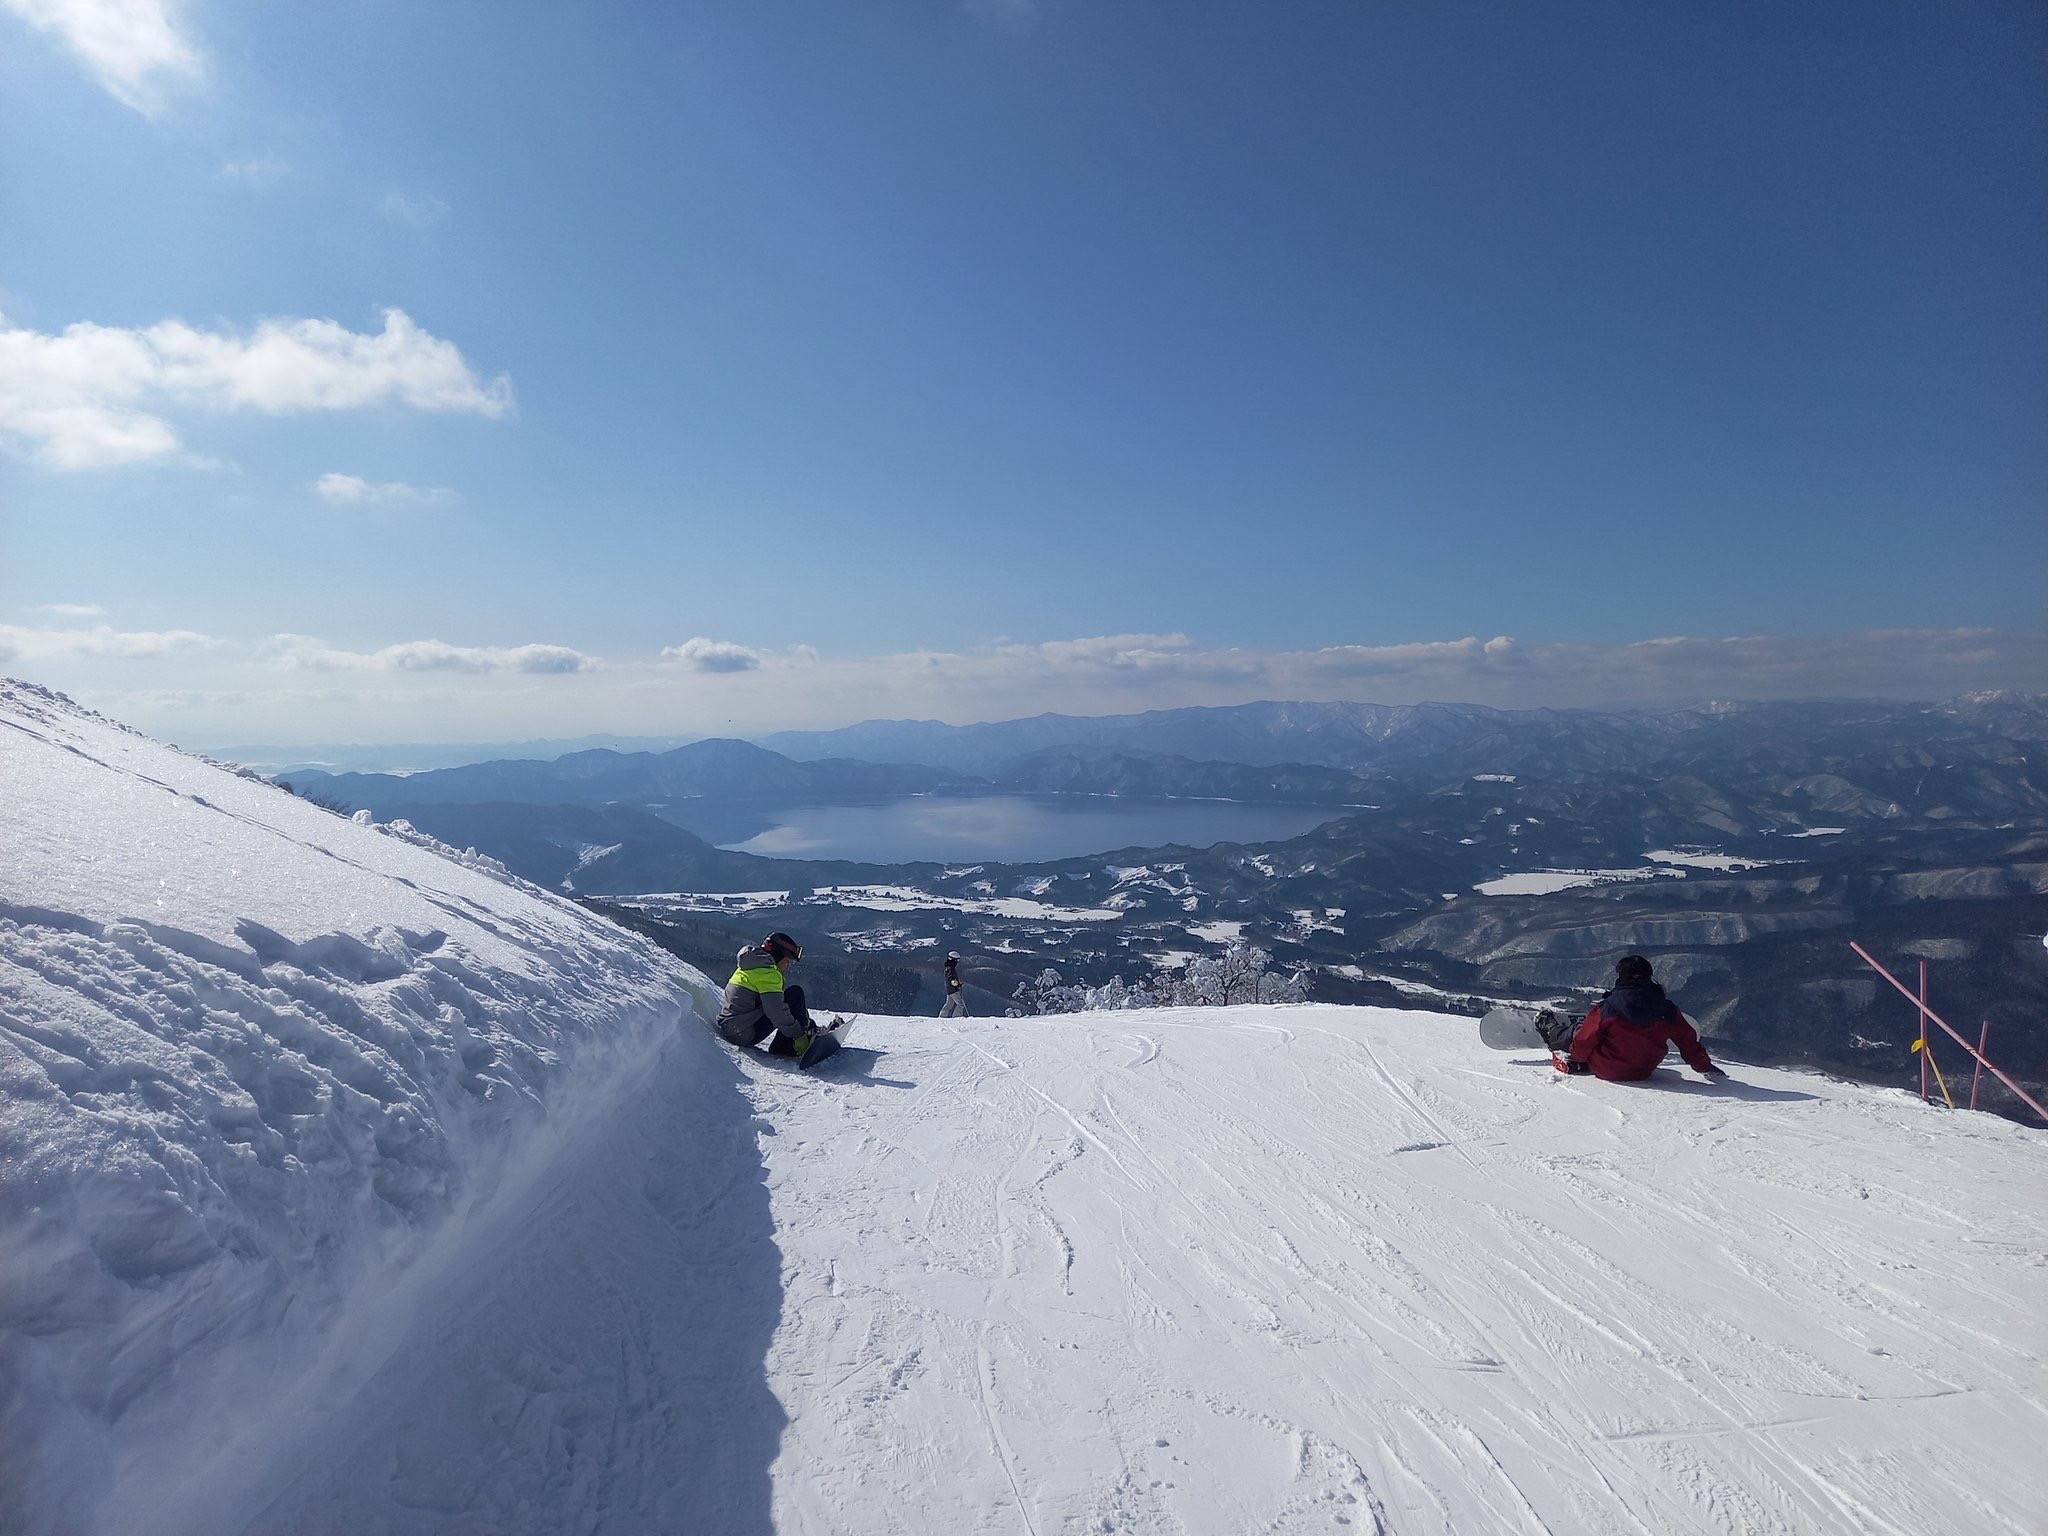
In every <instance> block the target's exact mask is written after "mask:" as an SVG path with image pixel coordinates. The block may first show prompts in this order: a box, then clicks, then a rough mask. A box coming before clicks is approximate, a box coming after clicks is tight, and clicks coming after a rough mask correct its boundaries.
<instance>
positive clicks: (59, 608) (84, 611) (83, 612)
mask: <svg viewBox="0 0 2048 1536" xmlns="http://www.w3.org/2000/svg"><path fill="white" fill-rule="evenodd" d="M29 612H30V613H54V614H55V615H56V616H57V617H58V618H60V619H103V618H105V617H106V616H107V610H106V609H104V608H102V607H101V606H100V605H99V604H98V603H37V604H36V605H35V606H34V607H33V608H31V609H29Z"/></svg>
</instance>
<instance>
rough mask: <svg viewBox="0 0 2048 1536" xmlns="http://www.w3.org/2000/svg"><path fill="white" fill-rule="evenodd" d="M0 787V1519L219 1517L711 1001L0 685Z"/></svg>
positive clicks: (398, 840) (50, 697)
mask: <svg viewBox="0 0 2048 1536" xmlns="http://www.w3.org/2000/svg"><path fill="white" fill-rule="evenodd" d="M0 804H4V805H5V806H6V807H7V813H6V814H7V832H8V838H7V841H8V843H9V847H10V852H9V857H8V858H7V859H6V861H5V863H4V867H0V998H4V1003H0V1487H4V1488H5V1490H6V1492H5V1493H4V1494H0V1527H5V1528H10V1529H11V1528H13V1525H12V1524H11V1522H12V1521H14V1520H19V1521H20V1522H21V1524H22V1526H23V1528H26V1529H63V1530H78V1531H94V1530H107V1531H119V1530H142V1529H150V1530H155V1531H162V1532H166V1533H169V1532H176V1531H179V1530H186V1529H198V1528H200V1527H201V1524H202V1523H203V1524H204V1525H205V1526H207V1527H208V1528H214V1529H223V1528H228V1527H227V1526H226V1525H225V1524H221V1525H216V1524H214V1522H215V1521H218V1520H220V1518H221V1516H222V1514H223V1513H224V1512H223V1510H222V1509H221V1508H220V1506H219V1504H218V1502H217V1500H218V1499H219V1498H220V1496H221V1491H222V1490H223V1489H235V1488H241V1489H252V1488H253V1487H254V1486H255V1485H256V1484H258V1483H259V1482H260V1481H261V1477H260V1476H259V1474H260V1473H262V1472H264V1471H266V1470H274V1469H276V1468H278V1467H280V1466H282V1465H283V1464H284V1463H285V1462H286V1461H288V1460H289V1458H288V1457H287V1456H283V1455H281V1451H282V1448H283V1447H285V1446H286V1445H288V1443H289V1441H290V1438H291V1435H292V1432H293V1425H292V1423H291V1422H290V1416H289V1414H283V1417H280V1414H282V1413H283V1410H284V1409H286V1408H287V1407H288V1406H289V1405H291V1404H294V1403H297V1404H301V1405H303V1403H304V1402H305V1401H307V1400H308V1398H309V1397H310V1396H311V1395H313V1394H315V1393H317V1391H318V1389H319V1388H320V1386H321V1384H322V1383H323V1382H327V1381H331V1380H332V1379H333V1376H334V1373H335V1372H336V1371H338V1370H343V1369H358V1368H362V1367H365V1366H367V1365H374V1363H375V1361H376V1359H377V1358H379V1356H380V1351H381V1352H384V1353H388V1351H389V1350H390V1349H391V1348H392V1347H394V1346H395V1345H396V1343H397V1342H398V1340H399V1338H400V1336H401V1334H402V1328H403V1325H404V1321H405V1315H404V1314H405V1305H404V1304H405V1300H406V1298H407V1296H408V1295H410V1294H412V1293H415V1292H417V1290H418V1289H419V1288H420V1287H421V1286H423V1285H425V1284H426V1283H427V1282H428V1280H429V1279H430V1278H431V1276H432V1275H433V1274H434V1273H435V1272H436V1271H437V1270H438V1269H439V1268H442V1267H445V1265H446V1264H448V1263H449V1262H451V1261H452V1259H453V1258H454V1256H455V1255H457V1254H458V1253H459V1251H460V1250H461V1249H462V1247H463V1245H464V1244H465V1243H467V1242H470V1241H473V1240H474V1238H475V1236H476V1234H477V1233H478V1232H480V1231H482V1230H483V1229H484V1228H486V1227H487V1226H488V1225H489V1224H490V1223H491V1222H493V1221H498V1220H502V1219H504V1217H505V1216H506V1214H507V1213H510V1212H513V1211H516V1210H517V1209H518V1208H519V1207H520V1205H521V1202H522V1201H523V1200H525V1199H526V1198H527V1197H528V1195H529V1193H530V1191H531V1189H532V1188H533V1185H534V1183H535V1180H536V1179H537V1178H538V1177H539V1175H540V1173H541V1172H542V1171H544V1170H545V1169H546V1167H547V1166H548V1165H549V1164H550V1163H551V1162H552V1161H553V1160H554V1159H555V1158H557V1157H558V1156H559V1155H560V1153H561V1151H562V1149H563V1148H564V1147H565V1146H567V1145H569V1144H571V1143H573V1142H574V1141H575V1140H576V1138H577V1137H578V1135H579V1134H581V1133H582V1132H583V1131H585V1130H587V1129H588V1127H589V1126H590V1125H591V1124H593V1123H594V1122H595V1121H596V1120H597V1119H598V1118H599V1117H602V1116H603V1115H605V1114H606V1113H607V1111H608V1109H609V1107H610V1106H611V1105H612V1104H613V1103H614V1102H615V1101H616V1099H617V1096H618V1093H619V1091H620V1085H621V1083H622V1082H624V1081H625V1080H627V1079H629V1078H631V1077H632V1076H633V1075H634V1074H635V1073H636V1072H638V1071H639V1070H641V1069H642V1068H644V1066H645V1064H646V1063H647V1062H648V1061H650V1060H651V1059H652V1058H653V1057H654V1055H655V1054H656V1053H657V1052H659V1051H660V1050H661V1049H662V1047H663V1045H664V1044H665V1043H667V1042H670V1041H672V1040H673V1039H674V1038H675V1034H676V1029H677V1026H678V1024H679V1022H681V1021H682V1020H684V1019H686V1018H688V1017H690V1016H692V1015H697V1014H701V1013H702V1011H703V1009H704V1008H705V1007H706V1006H707V1005H708V1001H709V999H710V998H711V996H712V994H711V990H710V986H709V983H708V982H706V981H705V980H704V978H703V977H702V976H701V975H699V974H698V973H696V972H694V971H690V970H688V968H686V967H683V966H680V965H679V964H677V963H676V962H674V961H673V960H671V959H670V958H669V957H667V956H665V955H663V954H661V953H660V952H659V951H658V950H656V949H654V948H653V946H651V945H648V944H646V943H644V942H643V941H641V940H639V939H637V938H636V937H634V936H632V935H630V934H627V933H624V932H622V931H620V930H617V929H615V928H613V927H611V926H610V925H608V924H605V923H603V922H602V921H600V920H598V919H596V918H593V917H591V916H590V915H589V914H587V913H584V912H582V911H581V910H580V909H578V908H575V907H574V906H572V905H570V904H568V903H566V902H563V901H560V900H557V899H553V898H550V897H547V896H545V895H544V894H542V893H540V892H538V891H535V890H534V889H533V888H532V887H529V886H525V885H524V883H523V882H519V883H515V884H509V885H508V884H507V883H506V882H505V879H504V876H503V873H502V870H498V871H492V870H488V869H481V868H478V867H476V866H475V864H474V863H473V862H471V863H468V864H467V865H466V864H465V862H464V861H459V860H458V861H451V860H450V859H449V858H446V857H443V856H441V854H440V853H439V852H437V851H436V848H435V847H424V846H418V844H419V843H420V842H421V841H422V840H421V839H419V838H417V837H414V838H411V839H408V838H406V837H405V836H404V833H403V831H400V832H398V834H397V835H389V831H388V829H379V828H373V827H368V826H362V825H357V824H354V823H352V822H350V821H348V820H345V819H343V818H340V817H337V816H334V815H332V814H330V813H328V812H326V811H324V810H322V809H320V808H318V807H316V806H313V805H310V804H308V803H306V802H304V801H300V800H297V799H295V798H293V797H292V796H291V795H290V794H289V793H287V792H285V791H283V790H281V789H278V788H275V787H273V786H271V785H269V784H267V783H265V782H263V781H261V780H259V779H253V778H251V777H245V776H241V775H238V774H236V773H235V772H233V771H232V770H230V769H227V768H225V767H223V766H220V765H215V764H211V763H208V762H206V761H204V760H202V759H199V758H195V757H190V756H187V755H185V754H182V753H179V752H177V751H176V750H175V749H172V748H168V747H164V746H161V745H158V744H156V743H153V742H150V741H149V740H148V739H147V738H144V737H141V736H138V735H136V734H135V733H134V732H131V731H128V730H126V729H125V728H123V727H119V726H116V725H115V724H114V723H113V722H110V721H106V720H104V719H101V718H100V717H97V716H95V715H93V714H91V713H90V712H88V711H85V710H82V709H80V708H79V707H77V706H76V705H74V704H72V703H71V702H70V701H69V700H66V699H63V698H62V697H61V696H59V695H54V694H51V693H49V692H47V691H46V690H42V689H39V688H35V687H32V686H29V685H24V684H18V683H14V682H6V683H0ZM436 847H438V845H436Z"/></svg>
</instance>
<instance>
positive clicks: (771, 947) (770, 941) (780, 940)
mask: <svg viewBox="0 0 2048 1536" xmlns="http://www.w3.org/2000/svg"><path fill="white" fill-rule="evenodd" d="M761 947H762V948H763V949H765V950H767V951H768V958H769V959H770V960H801V959H803V957H804V947H803V945H801V944H799V943H797V941H796V940H795V939H792V938H791V937H790V936H789V935H788V934H786V933H780V932H778V933H771V934H769V935H768V937H767V938H765V939H763V940H762V941H761Z"/></svg>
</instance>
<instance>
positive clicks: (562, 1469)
mask: <svg viewBox="0 0 2048 1536" xmlns="http://www.w3.org/2000/svg"><path fill="white" fill-rule="evenodd" d="M12 686H13V685H9V688H10V689H11V688H12ZM0 704H4V705H5V708H4V709H0V726H4V727H5V728H6V730H5V732H0V770H4V771H5V776H6V784H5V786H4V787H6V788H7V789H9V790H10V791H11V792H12V793H11V794H10V796H9V797H8V799H7V802H6V806H5V807H4V809H6V811H7V814H8V817H9V820H8V824H7V831H8V834H9V837H10V840H11V846H12V848H13V850H14V851H15V852H16V853H17V854H18V855H19V856H18V857H17V858H16V859H15V860H14V861H13V862H12V863H11V864H9V865H7V866H5V867H4V868H0V876H4V879H0V962H4V968H5V970H6V974H7V979H8V988H9V990H8V991H7V993H6V994H5V996H4V998H0V1074H4V1077H5V1083H6V1087H7V1092H8V1096H7V1097H6V1098H4V1099H0V1154H4V1155H0V1423H4V1424H5V1426H6V1427H7V1428H8V1430H9V1435H8V1436H7V1437H0V1532H5V1533H7V1536H14V1533H15V1532H17V1531H19V1532H22V1533H38V1536H39V1533H41V1532H45V1531H48V1532H53V1533H54V1532H60V1531H61V1532H64V1533H66V1536H70V1533H72V1532H78V1533H81V1536H91V1533H113V1536H130V1533H133V1532H135V1531H139V1530H149V1531H152V1532H162V1533H164V1536H176V1533H181V1532H206V1533H209V1536H211V1533H213V1532H237V1531H239V1532H244V1533H248V1536H330V1533H331V1536H428V1533H449V1536H486V1533H490V1536H511V1533H529V1532H530V1533H534V1536H542V1533H548V1536H552V1533H557V1532H576V1533H580V1536H633V1533H649V1536H652V1533H670V1532H682V1531H689V1532H699V1531H701V1532H712V1533H725V1532H735V1533H752V1532H767V1531H771V1530H772V1531H777V1532H786V1533H815V1536H828V1533H849V1532H851V1533H865V1532H895V1531H932V1532H946V1533H949V1536H951V1533H982V1532H986V1533H1012V1532H1015V1533H1023V1536H1055V1533H1072V1532H1083V1531H1086V1532H1106V1533H1148V1536H1149V1533H1160V1536H1163V1533H1169V1532H1173V1533H1183V1532H1192V1533H1208V1532H1302V1531H1317V1532H1326V1531H1327V1532H1340V1533H1342V1532H1349V1531H1361V1532H1363V1531H1371V1532H1379V1533H1400V1536H1409V1533H1439V1532H1446V1533H1448V1532H1455V1533H1460V1536H1465V1533H1477V1532H1494V1531H1514V1532H1546V1531H1547V1532H1558V1533H1572V1536H1578V1533H1592V1536H1599V1533H1609V1532H1613V1533H1630V1536H1672V1533H1689V1532H1702V1533H1710V1536H1738V1533H1740V1536H1750V1533H1762V1532H1782V1533H1800V1536H1805V1533H1812V1532H1822V1533H1831V1532H1841V1533H1850V1532H1855V1533H1865V1532H1875V1533H1892V1536H1905V1533H1915V1536H1917V1533H1923V1532H1951V1531H1954V1532H1988V1533H1996V1536H2005V1533H2011V1536H2020V1533H2026V1532H2035V1531H2040V1530H2043V1529H2048V1489H2044V1483H2043V1474H2042V1473H2041V1472H2040V1470H2039V1463H2040V1457H2039V1454H2038V1452H2039V1446H2040V1444H2041V1443H2043V1439H2044V1432H2048V1407H2044V1402H2043V1396H2044V1393H2043V1386H2044V1365H2043V1359H2044V1355H2048V1210H2044V1207H2043V1204H2042V1201H2041V1197H2040V1190H2041V1188H2042V1187H2043V1175H2044V1173H2048V1137H2044V1136H2043V1135H2042V1134H2041V1133H2040V1132H2039V1131H2036V1130H2030V1129H2027V1128H2024V1127H2020V1126H2016V1125H2012V1124H2008V1123H2006V1122H2004V1121H2001V1120H1998V1119H1995V1118H1993V1117H1990V1116H1979V1115H1971V1114H1948V1113H1941V1112H1936V1111H1931V1110H1928V1109H1926V1108H1923V1107H1922V1106H1921V1105H1920V1104H1919V1103H1918V1102H1917V1101H1915V1100H1913V1099H1912V1098H1911V1097H1910V1096H1908V1095H1905V1094H1902V1093H1896V1092H1885V1091H1878V1090H1872V1089H1867V1088H1861V1087H1855V1086H1850V1085H1844V1084H1837V1083H1831V1082H1828V1081H1826V1080H1825V1079H1820V1078H1815V1077H1809V1076H1804V1075H1799V1074H1793V1073H1788V1072H1774V1071H1768V1070H1763V1069H1754V1068H1746V1067H1738V1068H1737V1069H1736V1071H1737V1079H1738V1080H1737V1081H1736V1082H1735V1083H1732V1084H1729V1085H1725V1086H1708V1085H1705V1084H1701V1083H1698V1082H1696V1081H1694V1080H1693V1079H1691V1078H1690V1077H1688V1076H1683V1075H1681V1074H1679V1073H1677V1072H1675V1071H1673V1070H1670V1069H1667V1070H1665V1071H1664V1072H1662V1073H1660V1074H1659V1075H1658V1076H1657V1077H1656V1078H1655V1079H1653V1080H1651V1081H1650V1082H1649V1083H1645V1084H1641V1085H1626V1086H1625V1085H1614V1084H1603V1083H1597V1082H1588V1081H1585V1080H1578V1079H1565V1078H1562V1077H1559V1076H1558V1075H1556V1074H1555V1073H1553V1072H1551V1071H1549V1070H1548V1064H1547V1061H1546V1060H1543V1059H1541V1058H1537V1059H1530V1058H1526V1057H1516V1056H1512V1055H1502V1054H1498V1053H1495V1052H1491V1051H1488V1050H1486V1049H1484V1048H1483V1047H1481V1046H1480V1045H1479V1044H1478V1043H1477V1042H1476V1040H1475V1039H1474V1038H1473V1033H1472V1027H1471V1021H1470V1020H1467V1019H1455V1018H1448V1017H1443V1016H1437V1015H1428V1014H1420V1013H1415V1012H1404V1011H1393V1010H1377V1009H1364V1008H1331V1007H1312V1006H1293V1007H1267V1008H1254V1007H1241V1008H1233V1009H1197V1010H1147V1011H1145V1012H1143V1013H1137V1014H1132V1013H1118V1014H1096V1015H1087V1014H1073V1015H1060V1016H1054V1017H1050V1018H1043V1019H1030V1020H1004V1021H988V1020H965V1021H940V1020H931V1019H881V1018H863V1019H861V1021H860V1023H859V1026H858V1029H857V1031H856V1033H855V1034H854V1036H853V1037H852V1040H851V1041H850V1043H849V1044H848V1045H847V1046H846V1047H845V1049H843V1050H842V1051H841V1052H840V1054H839V1055H838V1056H836V1057H835V1058H833V1059H832V1061H831V1062H829V1063H828V1064H826V1065H825V1066H824V1067H822V1068H821V1069H820V1070H819V1071H817V1072H815V1073H811V1074H802V1073H799V1072H797V1071H795V1070H794V1069H793V1068H791V1067H790V1066H789V1065H788V1064H787V1063H784V1062H777V1061H775V1060H772V1059H770V1058H767V1057H765V1056H761V1055H758V1054H753V1053H748V1054H744V1055H735V1054H734V1053H733V1052H731V1051H729V1050H728V1049H727V1048H725V1047H724V1046H723V1045H721V1044H720V1043H718V1042H717V1040H716V1039H715V1038H714V1037H713V1036H712V1035H711V1033H710V1031H709V1030H708V1029H707V1028H706V1027H705V1024H704V1015H705V1013H706V1011H707V1010H708V1007H709V1006H710V999H711V996H712V993H711V989H710V988H709V987H708V985H707V984H706V983H705V981H704V978H702V977H701V976H699V975H698V974H697V973H695V972H692V971H688V970H687V968H683V967H678V966H675V965H673V964H672V963H670V962H668V961H667V960H666V959H665V958H664V957H661V956H659V955H657V954H655V953H654V952H653V951H652V950H651V949H650V948H649V947H648V946H645V945H643V944H640V943H639V942H638V941H637V940H633V939H630V938H629V937H628V936H625V935H622V934H620V933H618V932H617V931H616V930H612V929H609V928H607V927H605V926H604V925H602V924H600V923H597V922H596V921H594V920H593V919H591V918H589V917H588V915H587V914H583V913H581V912H579V911H576V910H575V909H573V908H570V907H568V906H567V905H566V904H564V903H562V902H560V901H559V900H557V899H556V898H553V897H550V896H548V895H546V893H541V892H537V891H533V890H532V889H531V888H528V887H522V886H518V885H517V884H508V883H506V882H504V881H495V880H492V879H490V878H489V876H488V874H487V873H486V872H482V871H479V870H476V869H474V868H464V867H462V866H461V865H459V864H457V863H455V862H453V861H451V860H447V859H442V858H439V857H437V856H436V855H435V854H434V853H433V852H432V851H430V850H428V849H424V848H421V847H417V846H413V845H409V844H406V843H404V842H402V841H400V840H399V839H396V838H392V837H388V836H386V835H385V834H383V833H381V832H378V831H376V830H375V829H370V828H362V827H355V826H351V825H350V824H348V823H346V822H343V821H340V820H338V819H336V818H333V817H330V816H327V815H326V814H325V813H324V812H320V811H318V810H316V809H314V808H312V807H310V806H306V805H304V804H303V803H302V802H297V801H293V800H291V799H289V797H285V796H283V795H282V794H281V793H280V792H278V791H275V790H273V789H271V788H269V787H268V786H265V785H261V784H257V783H252V782H250V781H247V780H240V779H236V778H235V777H234V776H233V775H231V774H227V773H225V772H223V771H222V770H219V769H217V768H213V767H211V766H208V765H205V764H202V763H199V762H198V761H197V760H194V759H190V758H185V757H183V756H181V755H179V754H176V753H174V752H171V751H169V749H165V748H161V747H157V746H155V745H154V744H150V743H147V742H144V741H143V740H142V739H141V738H138V737H133V736H132V735H128V734H124V733H120V732H118V731H117V730H116V729H115V728H114V727H112V726H110V725H108V724H107V723H106V722H95V721H93V720H92V719H91V718H90V717H82V716H81V715H80V714H79V713H78V712H76V711H75V710H74V709H73V707H72V706H69V705H68V704H66V703H63V702H62V701H52V700H51V699H50V698H49V696H47V695H42V694H40V693H38V692H37V691H35V690H23V691H9V692H6V694H5V696H4V698H0ZM9 732H11V733H13V734H12V735H9V734H7V733H9ZM24 742H32V745H30V746H24V745H23V743H24ZM24 807H26V808H29V809H28V810H26V811H25V810H24V809H23V808H24ZM17 833H18V834H19V835H17ZM24 1447H27V1448H28V1449H27V1450H26V1451H24V1449H23V1448H24ZM25 1455H26V1456H27V1457H28V1458H29V1459H28V1460H26V1461H23V1460H22V1459H20V1458H23V1457H24V1456H25Z"/></svg>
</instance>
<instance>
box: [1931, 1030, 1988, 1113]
mask: <svg viewBox="0 0 2048 1536" xmlns="http://www.w3.org/2000/svg"><path fill="white" fill-rule="evenodd" d="M1923 1017H1924V1016H1923ZM1920 1027H1921V1028H1922V1029H1925V1028H1926V1027H1927V1026H1926V1024H1925V1023H1923V1024H1922V1025H1921V1026H1920ZM1990 1038H1991V1021H1990V1020H1989V1019H1986V1020H1985V1021H1984V1027H1983V1028H1982V1029H1980V1030H1978V1031H1977V1070H1976V1071H1975V1072H1972V1073H1971V1074H1970V1108H1972V1109H1975V1108H1976V1107H1977V1085H1978V1084H1979V1083H1981V1082H1982V1081H1984V1042H1985V1041H1987V1040H1989V1039H1990Z"/></svg>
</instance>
